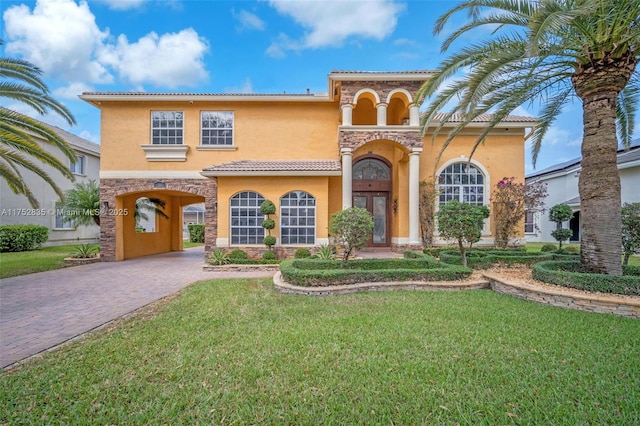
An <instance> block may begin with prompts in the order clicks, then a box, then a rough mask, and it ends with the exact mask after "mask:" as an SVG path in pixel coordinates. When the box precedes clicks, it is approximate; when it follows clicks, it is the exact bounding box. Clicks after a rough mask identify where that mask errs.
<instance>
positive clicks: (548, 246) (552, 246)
mask: <svg viewBox="0 0 640 426" xmlns="http://www.w3.org/2000/svg"><path fill="white" fill-rule="evenodd" d="M556 250H558V246H556V245H555V244H550V243H547V244H543V245H542V247H540V251H541V252H543V253H545V252H548V251H556Z"/></svg>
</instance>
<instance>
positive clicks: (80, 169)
mask: <svg viewBox="0 0 640 426" xmlns="http://www.w3.org/2000/svg"><path fill="white" fill-rule="evenodd" d="M84 163H85V157H84V155H78V156H76V161H75V162H73V161H70V162H69V170H71V173H73V174H74V175H84Z"/></svg>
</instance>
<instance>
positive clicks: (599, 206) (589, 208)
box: [578, 86, 622, 275]
mask: <svg viewBox="0 0 640 426" xmlns="http://www.w3.org/2000/svg"><path fill="white" fill-rule="evenodd" d="M604 87H605V90H602V91H595V90H594V91H591V92H590V93H586V94H585V93H583V95H584V96H581V97H582V101H583V118H584V135H583V140H582V163H581V166H582V170H581V172H580V178H579V181H578V190H579V192H580V209H581V212H580V219H581V220H582V229H583V232H582V236H581V242H580V248H581V255H580V261H581V264H582V268H583V269H584V270H585V271H587V272H592V273H599V274H609V275H622V265H621V262H620V257H621V255H622V218H621V199H620V176H619V174H618V166H617V150H618V140H617V138H616V124H615V119H616V99H617V93H616V92H615V90H607V89H608V88H606V86H604ZM578 93H579V94H580V91H578Z"/></svg>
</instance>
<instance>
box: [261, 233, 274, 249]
mask: <svg viewBox="0 0 640 426" xmlns="http://www.w3.org/2000/svg"><path fill="white" fill-rule="evenodd" d="M263 242H264V245H265V246H267V247H269V250H271V246H273V245H275V244H276V237H274V236H273V235H267V236H266V237H264V240H263Z"/></svg>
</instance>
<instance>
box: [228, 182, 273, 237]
mask: <svg viewBox="0 0 640 426" xmlns="http://www.w3.org/2000/svg"><path fill="white" fill-rule="evenodd" d="M265 200H266V198H265V197H264V196H263V195H262V194H260V193H259V192H255V191H241V192H238V193H236V194H235V195H233V196H232V197H231V198H230V199H229V237H230V240H231V244H232V245H237V246H244V245H259V244H263V243H264V241H263V240H264V237H265V229H264V228H263V227H262V221H263V220H264V218H265V216H264V215H263V214H262V213H260V205H261V204H262V203H263V202H264V201H265ZM236 221H237V222H238V223H236ZM242 221H246V223H242ZM243 234H244V235H243ZM250 234H253V235H250ZM243 237H246V241H241V239H242V238H243Z"/></svg>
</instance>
